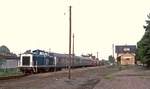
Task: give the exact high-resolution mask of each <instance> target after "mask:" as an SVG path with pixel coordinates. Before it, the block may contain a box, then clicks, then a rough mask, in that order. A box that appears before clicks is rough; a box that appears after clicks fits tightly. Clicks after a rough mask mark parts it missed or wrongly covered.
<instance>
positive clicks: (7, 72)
mask: <svg viewBox="0 0 150 89" xmlns="http://www.w3.org/2000/svg"><path fill="white" fill-rule="evenodd" d="M22 74H23V73H22V72H20V71H18V69H16V68H13V69H0V77H7V76H17V75H22Z"/></svg>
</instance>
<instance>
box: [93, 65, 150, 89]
mask: <svg viewBox="0 0 150 89" xmlns="http://www.w3.org/2000/svg"><path fill="white" fill-rule="evenodd" d="M94 89H150V70H142V69H137V68H132V69H128V70H123V71H120V72H117V73H113V74H110V75H107V76H105V77H104V78H102V79H101V81H100V82H99V83H98V84H97V85H96V86H95V87H94Z"/></svg>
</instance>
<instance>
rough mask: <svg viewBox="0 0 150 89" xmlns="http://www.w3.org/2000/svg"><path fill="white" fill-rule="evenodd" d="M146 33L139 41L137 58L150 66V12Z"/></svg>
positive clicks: (145, 27)
mask: <svg viewBox="0 0 150 89" xmlns="http://www.w3.org/2000/svg"><path fill="white" fill-rule="evenodd" d="M147 17H148V20H146V26H143V27H144V29H145V34H144V35H143V37H142V38H141V40H140V41H139V42H138V43H137V53H136V54H137V59H138V60H140V61H141V62H142V63H144V64H147V66H148V67H150V14H149V15H147Z"/></svg>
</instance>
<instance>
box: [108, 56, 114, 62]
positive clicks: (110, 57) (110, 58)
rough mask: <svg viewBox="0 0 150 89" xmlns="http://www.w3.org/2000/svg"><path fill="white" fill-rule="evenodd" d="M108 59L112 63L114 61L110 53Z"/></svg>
mask: <svg viewBox="0 0 150 89" xmlns="http://www.w3.org/2000/svg"><path fill="white" fill-rule="evenodd" d="M108 60H109V62H110V63H113V64H114V63H115V58H114V57H113V56H112V55H110V56H109V57H108Z"/></svg>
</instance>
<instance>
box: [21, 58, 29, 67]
mask: <svg viewBox="0 0 150 89" xmlns="http://www.w3.org/2000/svg"><path fill="white" fill-rule="evenodd" d="M22 65H30V57H22Z"/></svg>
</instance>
